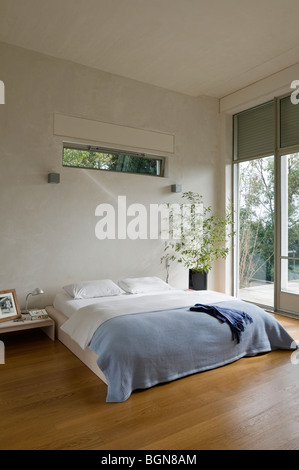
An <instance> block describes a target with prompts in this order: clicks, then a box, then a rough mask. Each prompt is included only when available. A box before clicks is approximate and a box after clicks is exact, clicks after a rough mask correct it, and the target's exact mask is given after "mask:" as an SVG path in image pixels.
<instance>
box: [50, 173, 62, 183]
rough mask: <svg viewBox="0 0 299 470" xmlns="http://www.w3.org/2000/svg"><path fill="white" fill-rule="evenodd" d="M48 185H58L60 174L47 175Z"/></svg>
mask: <svg viewBox="0 0 299 470" xmlns="http://www.w3.org/2000/svg"><path fill="white" fill-rule="evenodd" d="M48 183H55V184H58V183H60V174H59V173H49V174H48Z"/></svg>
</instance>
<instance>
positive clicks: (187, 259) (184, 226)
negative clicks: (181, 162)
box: [161, 191, 234, 272]
mask: <svg viewBox="0 0 299 470" xmlns="http://www.w3.org/2000/svg"><path fill="white" fill-rule="evenodd" d="M182 197H183V198H184V199H185V200H186V201H187V204H186V203H182V204H180V208H181V214H182V215H183V217H182V220H181V219H179V218H177V217H174V216H173V214H172V215H170V221H171V224H172V232H173V233H174V232H175V233H180V239H179V240H174V239H172V240H170V241H169V242H168V243H166V245H165V249H164V255H163V256H162V258H161V261H163V260H165V259H168V260H169V261H177V262H178V263H182V264H183V265H184V266H185V268H187V269H191V270H192V272H209V271H210V270H211V269H212V265H213V263H214V261H216V260H217V259H219V258H223V259H224V258H226V257H227V255H228V253H229V247H228V246H227V241H228V239H229V238H231V237H232V236H233V235H234V232H232V231H231V230H228V228H231V226H232V222H233V209H232V205H229V207H227V209H226V213H225V216H224V217H220V216H216V215H213V213H212V208H211V207H210V206H208V207H205V206H204V204H203V197H202V196H201V195H199V194H198V193H193V192H191V191H189V192H185V193H183V196H182Z"/></svg>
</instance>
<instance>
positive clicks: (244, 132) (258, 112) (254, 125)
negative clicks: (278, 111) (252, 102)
mask: <svg viewBox="0 0 299 470" xmlns="http://www.w3.org/2000/svg"><path fill="white" fill-rule="evenodd" d="M234 142H235V146H234V148H235V151H234V159H235V160H242V159H246V158H251V157H260V156H263V155H267V154H269V155H270V154H273V152H274V146H275V109H274V102H273V101H269V102H268V103H265V104H263V105H261V106H257V107H255V108H251V109H249V110H246V111H243V112H241V113H239V114H236V115H235V116H234Z"/></svg>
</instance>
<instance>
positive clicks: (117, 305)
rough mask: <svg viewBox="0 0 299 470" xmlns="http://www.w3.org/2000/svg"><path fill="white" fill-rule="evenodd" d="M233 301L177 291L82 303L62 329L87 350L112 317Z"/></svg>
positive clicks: (214, 294) (219, 295)
mask: <svg viewBox="0 0 299 470" xmlns="http://www.w3.org/2000/svg"><path fill="white" fill-rule="evenodd" d="M231 299H235V297H231V296H228V295H225V294H222V293H219V292H214V291H182V290H177V289H173V290H171V291H164V292H155V293H152V294H126V295H118V296H113V297H101V298H98V299H90V301H89V302H88V301H86V300H85V301H84V304H82V303H81V305H83V306H82V307H80V308H78V309H76V308H73V313H72V314H71V316H70V318H69V319H68V320H67V321H66V322H65V323H64V324H63V325H62V326H61V329H62V330H63V331H64V332H65V333H66V334H67V335H69V336H70V337H71V338H72V339H73V340H74V341H75V342H76V343H77V344H78V345H79V346H80V347H81V348H82V349H86V347H87V346H88V345H89V343H90V341H91V338H92V336H93V334H94V332H95V331H96V329H97V328H98V327H99V326H100V325H102V324H103V323H104V322H105V321H107V320H109V319H111V318H114V317H118V316H121V315H129V314H136V313H144V312H152V311H155V310H164V309H165V310H166V309H170V308H179V307H188V306H192V305H194V304H195V303H203V304H208V303H213V302H221V301H225V300H231ZM74 302H80V301H74ZM81 302H82V301H81Z"/></svg>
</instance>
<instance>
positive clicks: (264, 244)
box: [237, 156, 274, 307]
mask: <svg viewBox="0 0 299 470" xmlns="http://www.w3.org/2000/svg"><path fill="white" fill-rule="evenodd" d="M237 172H238V185H237V186H238V208H239V210H238V219H239V224H238V225H239V230H238V236H239V240H238V247H239V249H238V294H239V296H240V297H241V298H242V299H243V300H247V301H249V302H255V303H258V304H263V305H267V306H270V307H273V306H274V157H273V156H269V157H265V158H257V159H253V160H249V161H245V162H240V163H238V164H237Z"/></svg>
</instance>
